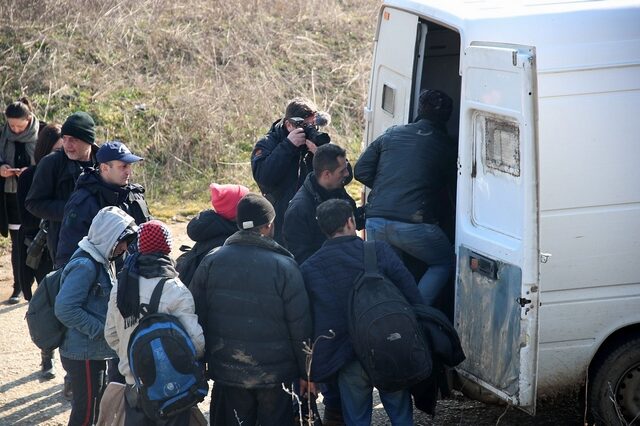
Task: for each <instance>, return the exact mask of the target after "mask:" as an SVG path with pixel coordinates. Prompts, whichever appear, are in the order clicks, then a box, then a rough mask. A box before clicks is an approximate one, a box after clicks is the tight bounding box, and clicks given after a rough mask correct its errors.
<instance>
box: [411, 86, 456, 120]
mask: <svg viewBox="0 0 640 426" xmlns="http://www.w3.org/2000/svg"><path fill="white" fill-rule="evenodd" d="M451 111H453V100H452V99H451V98H450V97H449V96H448V95H447V94H446V93H444V92H441V91H440V90H435V89H426V90H423V91H422V93H420V100H419V103H418V116H420V117H421V118H427V119H429V120H433V121H437V122H441V123H446V122H447V121H448V120H449V117H451Z"/></svg>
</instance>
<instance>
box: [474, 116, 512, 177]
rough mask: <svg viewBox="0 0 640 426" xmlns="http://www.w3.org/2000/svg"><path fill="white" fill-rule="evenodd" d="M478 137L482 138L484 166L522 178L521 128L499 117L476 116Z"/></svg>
mask: <svg viewBox="0 0 640 426" xmlns="http://www.w3.org/2000/svg"><path fill="white" fill-rule="evenodd" d="M476 126H478V127H479V128H478V127H476V128H477V129H478V130H479V131H478V132H477V133H476V137H478V136H479V137H482V138H483V141H482V144H480V146H482V147H484V160H485V161H484V165H485V167H488V168H489V169H492V170H497V171H500V172H503V173H508V174H510V175H512V176H520V128H519V126H518V123H516V122H513V121H510V120H507V119H504V118H499V117H492V116H487V115H484V114H478V115H476Z"/></svg>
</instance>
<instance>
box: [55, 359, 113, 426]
mask: <svg viewBox="0 0 640 426" xmlns="http://www.w3.org/2000/svg"><path fill="white" fill-rule="evenodd" d="M60 360H61V361H62V366H63V367H64V369H65V371H66V372H67V375H68V376H69V378H70V379H71V387H72V389H73V399H72V400H71V415H70V416H69V426H89V425H92V424H95V422H96V421H97V420H98V414H99V409H100V398H102V392H103V391H104V388H105V386H106V383H105V370H106V362H105V361H94V360H75V359H69V358H65V357H60Z"/></svg>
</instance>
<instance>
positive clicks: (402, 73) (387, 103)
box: [364, 7, 418, 145]
mask: <svg viewBox="0 0 640 426" xmlns="http://www.w3.org/2000/svg"><path fill="white" fill-rule="evenodd" d="M379 20H380V22H379V25H378V34H377V40H376V47H375V53H374V57H373V69H372V76H374V77H373V80H372V81H371V87H370V93H369V104H368V105H367V106H366V107H365V109H364V112H365V114H364V115H365V120H366V134H365V145H368V144H369V143H371V142H373V140H374V139H375V138H377V137H378V136H380V135H381V134H382V133H383V132H384V131H385V130H386V129H387V128H389V127H391V126H393V125H398V124H406V123H408V122H409V111H410V105H411V104H410V102H411V87H412V82H413V79H412V76H413V69H414V65H415V56H416V38H417V32H418V17H417V16H416V15H414V14H411V13H407V12H403V11H401V10H397V9H393V8H389V7H387V8H384V9H383V10H382V11H381V14H380V18H379Z"/></svg>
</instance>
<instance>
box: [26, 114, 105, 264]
mask: <svg viewBox="0 0 640 426" xmlns="http://www.w3.org/2000/svg"><path fill="white" fill-rule="evenodd" d="M95 137H96V132H95V123H94V121H93V118H91V116H90V115H89V114H87V113H86V112H82V111H79V112H75V113H73V114H71V115H70V116H69V117H68V118H67V120H66V121H65V122H64V124H63V125H62V150H61V151H54V152H52V153H51V154H49V155H47V156H46V157H44V158H43V159H42V160H41V161H40V162H39V163H38V166H37V167H36V171H35V173H34V175H33V182H32V184H31V188H30V189H29V193H28V194H27V198H26V201H25V207H26V208H27V210H28V211H29V213H31V214H32V215H34V216H36V217H38V218H40V219H44V220H46V221H48V225H49V228H48V233H47V249H48V250H49V254H50V255H51V260H53V261H55V257H56V248H57V247H58V234H59V232H60V225H61V223H62V218H63V215H64V206H65V204H66V203H67V200H68V199H69V197H70V196H71V193H72V192H73V189H74V187H75V185H76V180H77V179H78V176H80V173H82V169H83V168H85V167H90V166H92V165H93V164H94V163H95V152H96V150H97V149H98V147H97V146H96V145H95Z"/></svg>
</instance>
